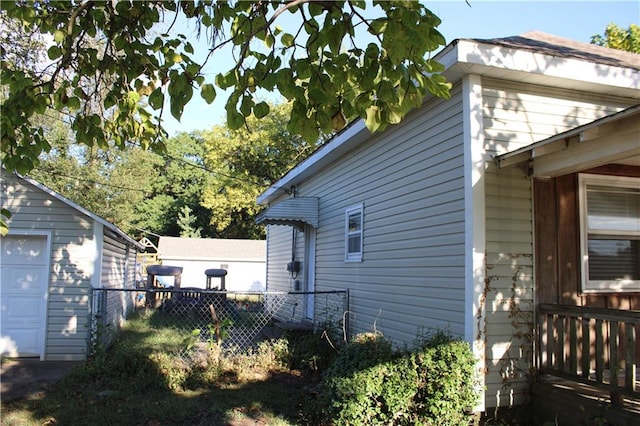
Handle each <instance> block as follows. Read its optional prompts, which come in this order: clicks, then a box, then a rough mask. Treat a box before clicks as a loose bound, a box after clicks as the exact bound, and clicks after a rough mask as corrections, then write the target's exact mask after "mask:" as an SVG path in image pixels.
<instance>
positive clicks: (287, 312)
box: [265, 225, 306, 321]
mask: <svg viewBox="0 0 640 426" xmlns="http://www.w3.org/2000/svg"><path fill="white" fill-rule="evenodd" d="M294 234H295V244H292V239H293V238H294ZM292 250H293V254H294V255H295V259H296V261H299V262H301V270H300V272H299V273H298V274H297V275H296V276H295V277H294V276H292V275H291V274H290V273H289V272H288V271H287V263H289V262H291V261H292ZM303 259H304V234H303V233H302V232H301V231H300V230H297V229H296V230H295V231H294V228H293V227H292V226H284V225H268V226H267V291H268V292H290V291H296V288H295V281H296V280H297V281H299V283H300V289H301V290H302V289H304V288H305V283H304V276H305V274H304V268H306V265H305V264H304V262H303ZM268 297H270V296H267V300H265V303H266V304H267V307H269V303H270V301H269V299H268ZM274 297H275V299H274V300H276V301H277V302H274V303H276V304H277V311H278V313H277V314H276V319H278V320H280V321H301V320H302V319H303V317H304V314H305V312H304V309H303V303H302V302H303V301H302V296H293V295H289V296H286V298H285V299H286V300H285V304H284V305H282V306H280V302H281V301H282V300H283V299H282V297H281V296H274Z"/></svg>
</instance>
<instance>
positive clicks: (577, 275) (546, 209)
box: [534, 164, 640, 310]
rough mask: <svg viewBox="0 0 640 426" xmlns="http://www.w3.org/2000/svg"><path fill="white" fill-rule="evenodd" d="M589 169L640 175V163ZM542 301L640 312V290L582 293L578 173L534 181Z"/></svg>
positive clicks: (539, 298)
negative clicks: (638, 291) (638, 164)
mask: <svg viewBox="0 0 640 426" xmlns="http://www.w3.org/2000/svg"><path fill="white" fill-rule="evenodd" d="M584 173H594V174H607V175H618V176H632V177H640V167H632V166H623V165H614V164H611V165H607V166H603V167H598V168H595V169H590V170H585V171H584ZM534 208H535V245H536V256H535V258H536V260H535V267H536V272H535V283H536V284H535V285H536V294H537V302H538V303H560V304H566V305H577V306H592V307H601V308H613V309H626V310H640V293H619V294H610V293H602V294H593V293H589V294H585V293H582V292H581V278H582V277H581V268H580V262H579V260H580V234H579V233H580V221H579V219H578V174H577V173H573V174H569V175H564V176H559V177H556V178H552V179H534Z"/></svg>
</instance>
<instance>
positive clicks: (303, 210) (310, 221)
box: [256, 197, 318, 229]
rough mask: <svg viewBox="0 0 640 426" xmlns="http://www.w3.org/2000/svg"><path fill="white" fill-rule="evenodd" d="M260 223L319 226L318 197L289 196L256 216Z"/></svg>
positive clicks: (257, 221) (300, 226) (299, 226)
mask: <svg viewBox="0 0 640 426" xmlns="http://www.w3.org/2000/svg"><path fill="white" fill-rule="evenodd" d="M256 223H257V224H258V225H290V226H295V227H296V228H301V229H303V228H304V226H305V225H310V226H313V227H314V228H317V227H318V198H317V197H295V198H287V199H286V200H283V201H280V202H279V203H278V204H274V205H273V206H271V207H268V208H267V209H266V210H264V211H263V212H262V213H260V214H259V215H258V217H256Z"/></svg>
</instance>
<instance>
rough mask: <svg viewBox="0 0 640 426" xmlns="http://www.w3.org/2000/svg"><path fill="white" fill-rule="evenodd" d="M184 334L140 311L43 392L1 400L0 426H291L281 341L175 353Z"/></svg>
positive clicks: (292, 376) (298, 384) (292, 375)
mask: <svg viewBox="0 0 640 426" xmlns="http://www.w3.org/2000/svg"><path fill="white" fill-rule="evenodd" d="M190 334H191V332H190V331H188V330H185V329H181V328H180V327H177V326H176V324H170V323H160V322H158V321H157V318H155V317H154V316H153V314H145V313H142V314H140V315H139V316H137V317H135V318H132V319H131V320H129V321H128V322H127V324H126V325H125V326H124V327H123V329H122V331H121V332H120V333H119V334H118V336H117V338H116V339H115V341H114V343H113V345H112V346H111V347H109V348H98V350H97V351H96V353H95V354H94V355H92V356H91V357H90V359H89V360H88V361H87V362H86V363H84V364H83V365H80V366H78V367H77V368H75V369H74V370H72V372H71V373H70V374H69V375H67V376H66V377H65V378H64V379H63V380H62V381H61V382H59V383H58V384H56V385H55V386H54V387H52V388H51V389H50V390H49V391H48V392H47V393H46V394H45V395H40V396H38V397H36V398H29V399H24V400H19V401H3V403H2V424H4V425H41V424H65V425H87V424H132V425H137V424H144V425H147V424H161V425H173V424H189V425H198V424H203V425H204V424H207V425H226V424H230V423H235V424H244V423H247V422H250V423H255V422H262V424H275V425H289V424H296V423H297V420H298V418H299V413H298V406H299V403H300V401H301V400H302V398H303V393H304V391H305V386H306V385H307V381H306V379H305V378H304V377H302V375H300V374H299V373H298V372H296V371H292V370H290V369H289V368H288V356H289V351H288V344H287V342H286V341H285V340H272V341H264V342H261V343H260V344H258V345H256V346H255V347H254V348H253V349H251V350H249V351H245V352H242V353H240V352H238V353H233V352H225V351H223V349H221V346H220V345H219V344H217V342H208V343H205V344H202V343H199V344H197V345H193V348H192V350H191V351H187V352H186V353H188V354H189V355H188V356H184V355H178V354H180V353H182V354H184V353H185V351H184V350H183V349H184V347H185V345H188V344H190V343H189V342H190ZM243 422H244V423H243Z"/></svg>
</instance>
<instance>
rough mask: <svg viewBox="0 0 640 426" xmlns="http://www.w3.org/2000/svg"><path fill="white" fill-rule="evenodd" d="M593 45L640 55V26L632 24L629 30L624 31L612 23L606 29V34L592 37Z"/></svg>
mask: <svg viewBox="0 0 640 426" xmlns="http://www.w3.org/2000/svg"><path fill="white" fill-rule="evenodd" d="M591 43H592V44H597V45H598V46H605V47H610V48H612V49H619V50H626V51H627V52H632V53H640V26H638V25H636V24H631V25H629V28H627V29H624V28H622V27H619V26H618V25H616V24H614V23H610V24H609V25H607V27H606V28H605V30H604V34H596V35H594V36H591Z"/></svg>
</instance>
